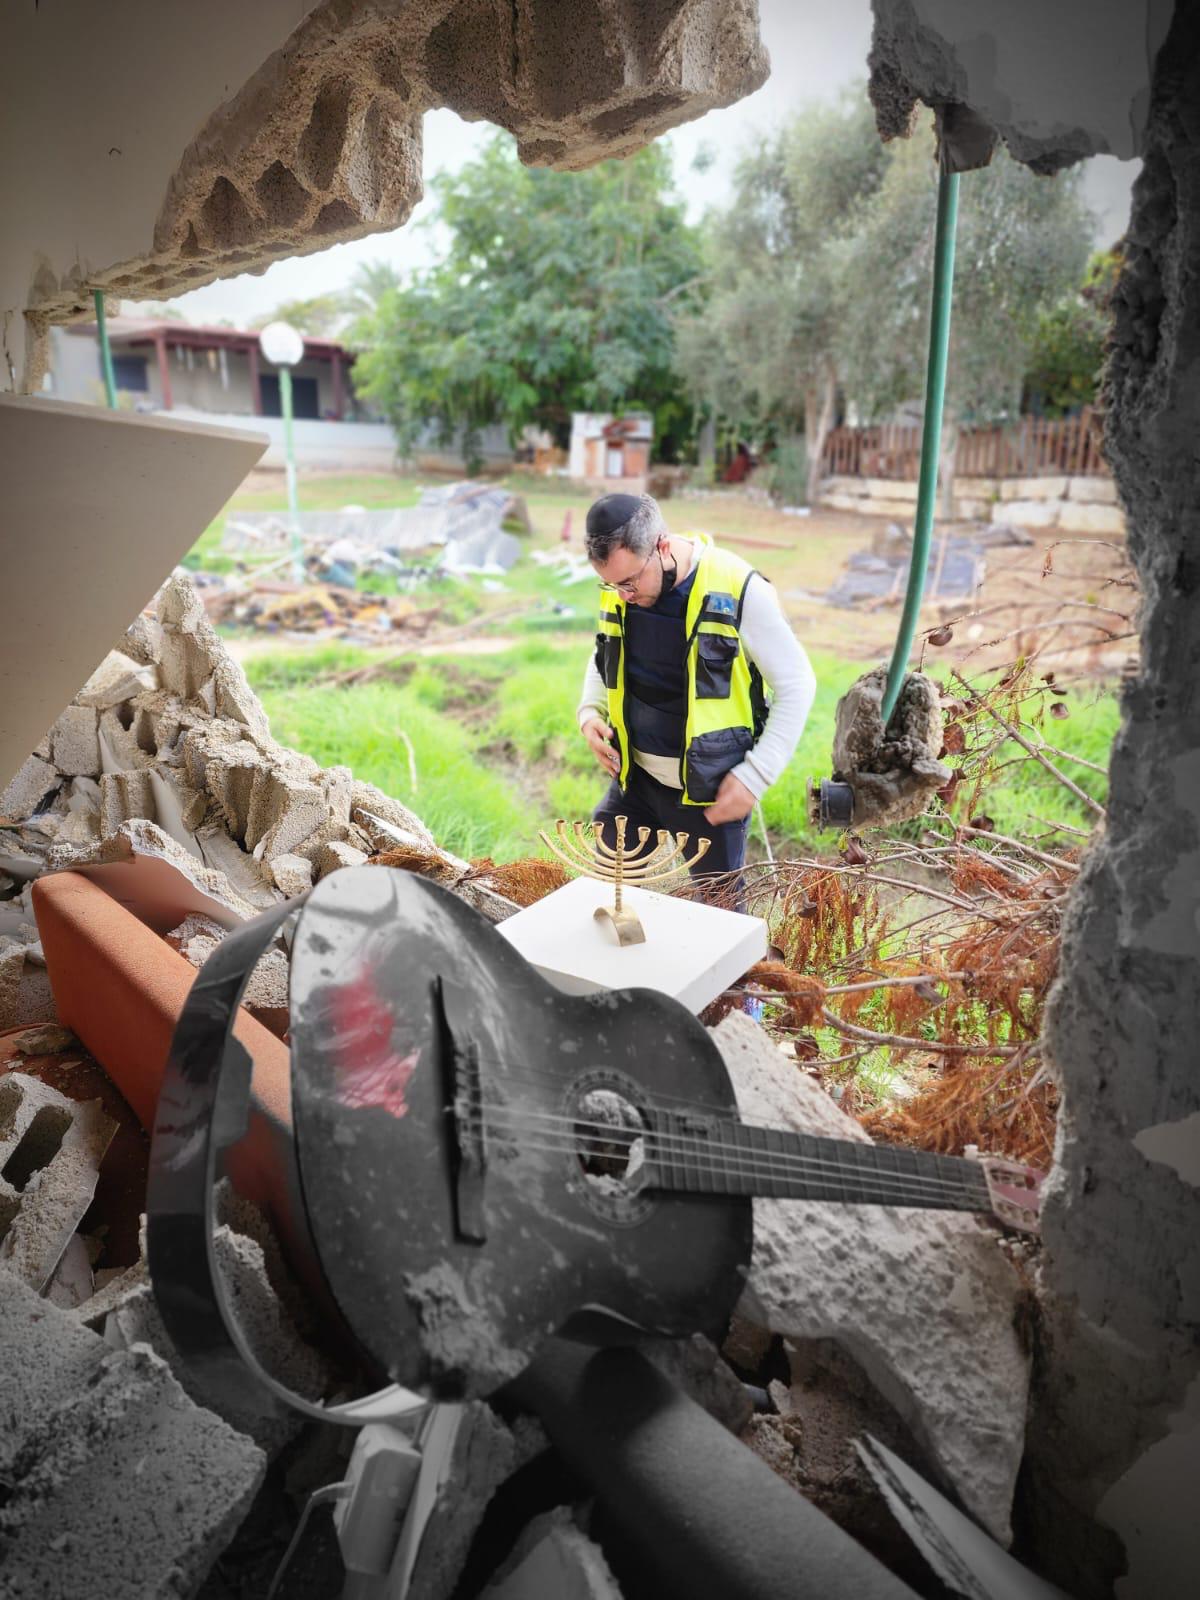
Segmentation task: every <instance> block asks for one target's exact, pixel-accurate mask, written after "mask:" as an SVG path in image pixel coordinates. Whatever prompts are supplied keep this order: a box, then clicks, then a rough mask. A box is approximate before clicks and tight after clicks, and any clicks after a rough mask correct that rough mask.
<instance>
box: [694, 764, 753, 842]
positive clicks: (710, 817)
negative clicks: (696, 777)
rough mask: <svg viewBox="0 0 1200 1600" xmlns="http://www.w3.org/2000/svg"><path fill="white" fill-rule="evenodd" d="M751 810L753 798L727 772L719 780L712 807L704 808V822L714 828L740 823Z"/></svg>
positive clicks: (737, 780) (738, 780) (737, 779)
mask: <svg viewBox="0 0 1200 1600" xmlns="http://www.w3.org/2000/svg"><path fill="white" fill-rule="evenodd" d="M753 810H754V796H753V795H752V794H751V793H750V791H749V789H747V787H746V785H745V784H744V783H743V782H742V781H741V779H740V778H735V777H734V775H733V773H732V772H727V773H726V774H725V776H724V777H723V778H722V779H721V787H720V788H719V789H718V790H717V798H716V799H715V800H714V801H713V803H712V805H710V806H706V807H705V811H704V820H705V821H706V822H711V823H712V825H713V827H714V828H715V827H717V826H718V825H719V824H720V823H722V822H740V821H741V820H742V818H743V817H748V816H749V815H750V813H751V812H752V811H753Z"/></svg>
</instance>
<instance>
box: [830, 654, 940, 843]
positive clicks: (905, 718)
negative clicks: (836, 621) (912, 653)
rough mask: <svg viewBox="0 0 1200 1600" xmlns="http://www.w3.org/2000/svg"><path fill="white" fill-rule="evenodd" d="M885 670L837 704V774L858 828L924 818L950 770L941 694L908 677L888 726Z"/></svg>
mask: <svg viewBox="0 0 1200 1600" xmlns="http://www.w3.org/2000/svg"><path fill="white" fill-rule="evenodd" d="M887 679H888V669H887V668H886V667H875V668H873V669H872V670H871V671H870V672H864V673H863V675H862V676H861V677H860V678H858V679H856V680H855V682H854V683H852V684H851V685H850V687H849V689H847V691H846V693H845V694H844V695H843V696H842V697H841V699H840V700H839V701H838V703H837V711H836V713H835V727H834V735H833V752H832V761H833V775H834V777H835V778H837V779H839V780H840V781H842V782H844V783H848V784H850V786H851V787H852V789H853V790H854V813H853V820H854V823H855V825H856V826H859V827H861V826H865V825H877V824H882V823H891V822H903V821H905V820H907V819H908V818H910V817H916V816H920V814H921V813H922V812H923V811H924V810H925V809H926V807H927V806H928V805H929V802H930V800H931V799H932V798H933V795H934V794H935V792H936V791H937V790H938V789H940V788H942V787H943V786H944V785H945V784H947V783H949V781H950V778H951V775H952V774H951V771H950V768H949V767H948V766H946V765H945V763H944V762H942V761H940V760H939V759H938V756H939V753H940V751H941V748H942V710H941V696H940V695H939V693H938V689H937V685H936V684H935V683H934V682H933V680H932V679H931V678H927V677H926V676H925V675H924V674H923V673H920V672H910V673H909V674H908V676H907V677H906V678H905V680H904V684H903V686H902V688H901V690H900V694H899V697H898V699H897V701H896V709H895V711H894V712H893V713H892V716H891V718H890V719H889V721H888V725H887V728H886V729H885V728H884V724H883V698H884V692H885V690H886V688H887Z"/></svg>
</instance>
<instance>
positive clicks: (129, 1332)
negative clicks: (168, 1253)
mask: <svg viewBox="0 0 1200 1600" xmlns="http://www.w3.org/2000/svg"><path fill="white" fill-rule="evenodd" d="M213 1238H214V1241H215V1249H216V1255H217V1261H218V1264H219V1267H220V1271H221V1274H222V1277H223V1278H224V1281H225V1285H226V1288H227V1291H228V1293H229V1297H230V1300H231V1302H232V1305H233V1311H234V1316H235V1317H236V1318H237V1322H238V1326H239V1327H240V1328H241V1329H242V1331H243V1333H244V1334H245V1337H246V1340H247V1342H248V1343H249V1345H250V1348H251V1349H252V1350H253V1352H254V1354H255V1356H256V1357H257V1358H258V1360H259V1361H260V1362H261V1363H262V1365H263V1366H264V1367H265V1368H266V1369H267V1371H268V1372H270V1373H271V1374H272V1376H273V1377H275V1378H277V1379H278V1380H279V1381H280V1382H281V1383H283V1384H286V1385H287V1387H288V1388H289V1389H294V1390H295V1391H296V1392H297V1393H298V1394H301V1395H303V1396H305V1398H306V1399H309V1400H316V1399H318V1398H319V1397H320V1396H321V1395H322V1394H323V1393H324V1392H325V1390H326V1388H327V1387H328V1385H329V1382H330V1372H329V1369H328V1367H327V1365H326V1363H325V1361H324V1360H323V1358H322V1357H321V1356H320V1355H319V1354H318V1353H317V1352H316V1351H315V1350H314V1349H313V1348H312V1347H311V1346H310V1345H308V1344H306V1343H305V1342H304V1341H303V1340H302V1339H301V1338H300V1336H299V1335H298V1333H297V1332H296V1329H295V1327H294V1325H293V1323H292V1321H291V1318H290V1317H289V1316H288V1314H287V1312H286V1311H285V1310H284V1308H283V1306H282V1304H281V1303H280V1300H279V1298H278V1296H277V1295H276V1294H275V1292H274V1290H273V1289H272V1287H271V1285H270V1283H269V1282H268V1280H267V1273H266V1267H265V1263H264V1259H263V1251H262V1248H261V1247H260V1246H259V1245H258V1244H257V1243H256V1242H255V1240H253V1239H249V1238H246V1237H245V1236H244V1235H242V1234H240V1233H235V1232H234V1231H233V1230H232V1229H231V1228H229V1227H226V1226H222V1227H218V1228H217V1229H216V1231H215V1233H214V1235H213ZM79 1315H80V1316H82V1317H85V1318H86V1319H87V1320H88V1321H92V1320H93V1317H92V1314H91V1313H90V1310H89V1307H87V1306H83V1307H81V1308H80V1312H79ZM104 1338H105V1342H106V1343H107V1344H109V1345H111V1346H112V1347H113V1348H114V1349H127V1350H132V1349H134V1348H135V1347H137V1346H138V1345H149V1346H150V1348H151V1349H152V1350H154V1351H155V1352H156V1353H157V1354H158V1355H159V1356H161V1357H162V1359H163V1360H164V1361H165V1362H166V1363H167V1364H168V1366H170V1368H171V1370H172V1371H173V1372H174V1374H175V1376H176V1378H177V1379H178V1380H179V1382H180V1384H181V1385H182V1387H183V1390H184V1392H185V1394H187V1395H189V1396H190V1397H191V1399H193V1400H194V1401H195V1402H196V1404H197V1405H205V1406H209V1407H210V1408H211V1409H213V1410H214V1411H215V1412H216V1413H217V1415H218V1416H220V1417H223V1418H224V1420H225V1421H226V1422H228V1423H229V1425H230V1427H232V1428H236V1429H237V1430H238V1432H239V1433H245V1434H247V1435H248V1436H249V1437H250V1438H252V1439H253V1440H254V1441H255V1443H256V1444H258V1445H259V1446H260V1447H261V1448H262V1449H263V1450H265V1451H266V1452H267V1453H268V1455H274V1454H275V1453H276V1452H277V1451H278V1450H280V1449H282V1447H283V1446H284V1445H285V1444H286V1443H287V1442H288V1440H289V1439H291V1438H293V1437H294V1436H295V1434H296V1433H297V1432H298V1431H299V1429H300V1427H301V1425H302V1423H303V1418H302V1417H301V1416H300V1413H299V1412H288V1413H286V1414H284V1415H283V1416H280V1415H278V1414H277V1411H276V1408H275V1406H274V1405H273V1403H272V1402H271V1401H270V1400H269V1398H268V1396H267V1395H266V1393H265V1391H264V1395H263V1406H262V1409H261V1410H247V1409H243V1408H241V1407H231V1406H229V1405H228V1404H226V1403H225V1402H224V1401H222V1400H220V1399H216V1398H214V1397H212V1396H209V1395H208V1394H206V1392H205V1390H204V1388H203V1385H202V1384H201V1383H199V1382H197V1380H196V1379H195V1378H194V1377H193V1375H192V1372H191V1369H190V1368H189V1367H188V1365H187V1363H186V1362H185V1361H183V1360H182V1359H181V1357H180V1356H179V1353H178V1352H177V1351H176V1349H175V1347H174V1345H173V1344H172V1343H171V1339H170V1336H169V1335H168V1333H167V1330H166V1328H165V1327H164V1325H163V1321H162V1318H161V1317H160V1315H159V1312H158V1307H157V1305H156V1303H155V1299H154V1293H153V1290H152V1288H151V1286H150V1284H149V1283H148V1282H141V1283H138V1282H136V1281H131V1282H130V1283H129V1285H128V1286H127V1287H126V1288H125V1289H124V1291H123V1292H122V1293H121V1294H120V1296H119V1298H117V1301H116V1304H114V1305H113V1306H112V1308H111V1309H110V1311H109V1313H108V1315H107V1317H106V1318H105V1322H104Z"/></svg>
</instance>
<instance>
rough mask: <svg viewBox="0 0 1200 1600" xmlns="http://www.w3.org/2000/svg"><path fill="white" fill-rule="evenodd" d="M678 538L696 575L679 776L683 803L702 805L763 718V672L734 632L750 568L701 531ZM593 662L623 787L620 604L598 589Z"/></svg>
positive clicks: (626, 754)
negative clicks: (690, 553)
mask: <svg viewBox="0 0 1200 1600" xmlns="http://www.w3.org/2000/svg"><path fill="white" fill-rule="evenodd" d="M681 537H683V538H685V539H692V540H694V541H695V545H696V575H695V579H694V580H693V583H692V588H691V593H690V594H689V595H688V604H687V614H686V618H685V622H684V633H685V640H686V643H685V651H686V667H687V721H686V725H685V728H684V735H683V741H682V747H681V749H680V752H679V777H680V782H681V783H682V785H683V803H684V805H689V806H707V805H711V804H712V802H713V801H714V800H715V799H716V795H717V789H718V788H719V786H720V783H721V779H722V778H723V777H724V776H725V774H726V773H727V772H729V771H731V770H732V769H733V768H734V767H736V766H738V765H740V763H741V761H742V759H743V757H744V756H745V754H746V752H747V751H748V750H749V749H750V748H751V746H752V745H753V744H754V741H755V740H756V739H757V738H758V736H759V734H760V733H761V732H762V728H763V724H764V723H765V721H766V696H765V694H764V691H763V681H762V675H761V673H760V672H759V670H758V668H757V667H756V666H755V665H754V664H753V662H751V661H750V660H748V658H747V656H746V652H745V650H744V649H743V647H742V642H741V639H740V638H739V636H738V624H739V623H740V621H741V616H742V600H743V597H744V596H745V593H746V585H747V583H749V581H750V579H751V577H752V576H753V574H754V568H753V567H752V566H750V564H749V563H748V562H746V561H743V560H742V558H741V556H735V555H731V554H730V553H729V552H728V551H727V550H721V549H718V548H717V546H716V545H714V544H713V542H712V540H711V539H710V538H709V537H708V535H707V534H706V533H686V534H683V535H681ZM596 666H597V667H598V669H599V670H600V672H601V674H602V675H603V678H604V686H605V688H606V690H607V691H608V720H609V723H610V725H611V727H612V730H613V743H614V745H615V746H616V750H617V754H618V756H619V757H620V767H619V768H618V771H617V781H618V782H619V783H620V785H621V788H622V789H624V788H626V787H628V784H629V774H630V766H631V762H632V757H631V754H630V749H629V732H628V724H627V719H626V714H625V601H624V599H623V598H622V596H621V595H620V594H617V593H616V592H614V591H613V590H611V589H604V590H602V591H601V594H600V629H599V632H598V633H597V635H596Z"/></svg>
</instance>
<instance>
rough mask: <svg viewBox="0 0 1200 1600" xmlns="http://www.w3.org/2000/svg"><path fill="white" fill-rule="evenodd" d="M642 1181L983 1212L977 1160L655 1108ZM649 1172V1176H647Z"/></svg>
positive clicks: (693, 1190) (984, 1188)
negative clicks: (644, 1178) (761, 1126)
mask: <svg viewBox="0 0 1200 1600" xmlns="http://www.w3.org/2000/svg"><path fill="white" fill-rule="evenodd" d="M652 1121H653V1126H652V1130H651V1132H650V1134H649V1135H648V1137H647V1140H646V1161H647V1166H648V1168H649V1171H648V1173H647V1183H648V1185H652V1186H653V1187H655V1188H660V1189H668V1190H673V1191H675V1192H682V1193H690V1194H718V1195H721V1194H724V1195H750V1196H758V1197H759V1198H763V1199H775V1200H832V1201H836V1202H839V1203H841V1204H844V1205H882V1206H919V1207H921V1208H922V1209H932V1210H937V1211H991V1210H992V1209H993V1206H992V1200H991V1197H990V1195H989V1191H988V1184H987V1178H986V1176H985V1174H984V1172H983V1171H982V1170H981V1168H980V1165H979V1163H978V1162H975V1161H967V1160H964V1159H962V1158H961V1157H958V1156H939V1155H932V1154H929V1153H927V1152H926V1151H923V1150H901V1149H897V1148H896V1147H894V1146H891V1145H875V1144H866V1143H863V1142H859V1141H857V1140H851V1139H826V1138H823V1137H821V1136H820V1135H818V1134H811V1133H791V1132H788V1131H785V1130H783V1129H780V1128H756V1127H750V1126H748V1125H747V1124H745V1123H741V1122H733V1121H726V1120H724V1119H715V1118H714V1119H710V1118H707V1117H700V1116H696V1115H691V1114H686V1113H685V1114H679V1113H676V1112H663V1111H657V1110H656V1111H655V1113H654V1115H653V1119H652ZM651 1174H652V1175H651Z"/></svg>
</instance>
